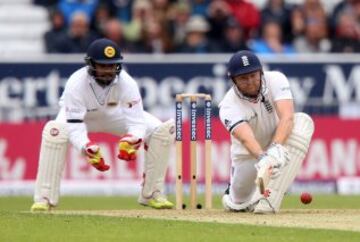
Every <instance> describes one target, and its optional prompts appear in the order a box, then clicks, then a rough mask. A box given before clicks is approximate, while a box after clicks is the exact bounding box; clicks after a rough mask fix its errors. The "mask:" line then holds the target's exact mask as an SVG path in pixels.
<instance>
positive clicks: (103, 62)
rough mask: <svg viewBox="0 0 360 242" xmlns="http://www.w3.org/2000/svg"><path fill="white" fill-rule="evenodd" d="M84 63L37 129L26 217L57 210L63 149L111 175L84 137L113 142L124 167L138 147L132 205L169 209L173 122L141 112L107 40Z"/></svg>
mask: <svg viewBox="0 0 360 242" xmlns="http://www.w3.org/2000/svg"><path fill="white" fill-rule="evenodd" d="M85 62H86V65H85V66H84V67H82V68H80V69H79V70H77V71H75V72H74V73H73V74H72V75H71V76H70V78H69V79H68V81H67V83H66V85H65V89H64V92H63V94H62V96H61V98H60V111H59V113H58V115H57V117H56V119H55V120H51V121H49V122H47V123H46V125H45V127H44V129H43V132H42V142H41V149H40V157H39V166H38V172H37V177H36V183H35V194H34V204H33V205H32V207H31V211H33V212H35V211H48V210H50V209H51V208H53V207H55V206H56V205H57V204H58V202H59V193H60V179H61V176H62V173H63V169H64V165H65V159H66V153H67V147H68V144H69V143H70V144H71V145H73V146H74V147H75V148H77V149H78V150H79V152H81V153H82V154H83V156H84V157H86V159H87V161H88V162H89V163H90V164H91V166H93V168H94V169H97V170H98V171H99V172H106V171H108V170H109V169H111V167H110V165H109V164H108V163H107V161H106V160H105V159H104V157H103V156H102V152H101V148H100V147H99V145H98V144H96V143H94V142H92V141H91V140H90V139H89V136H88V133H90V132H104V133H110V134H113V135H116V136H119V142H118V155H117V157H118V158H119V159H121V160H125V161H124V162H126V161H127V162H134V161H135V160H136V158H137V152H138V149H139V148H140V147H141V146H142V145H144V148H145V163H144V164H145V165H144V166H145V167H144V181H143V186H142V190H141V194H140V195H139V198H138V202H139V203H140V204H141V205H145V206H150V207H152V208H156V209H168V208H172V207H173V203H171V202H170V201H168V200H167V198H166V196H165V195H164V179H165V175H166V170H167V166H168V158H169V151H170V150H169V149H170V146H171V145H172V143H173V140H174V121H173V120H169V121H167V122H164V123H162V122H161V121H160V120H158V119H157V118H155V117H154V116H152V115H151V114H149V113H147V112H145V111H144V110H143V104H142V99H141V96H140V91H139V88H138V86H137V83H136V82H135V80H134V79H133V78H132V77H131V76H130V75H129V74H128V73H127V72H126V71H125V70H124V69H123V68H122V63H123V57H122V55H121V52H120V49H119V47H118V46H117V45H116V44H115V43H114V42H112V41H111V40H108V39H98V40H95V41H94V42H93V43H92V44H90V46H89V47H88V50H87V54H86V57H85Z"/></svg>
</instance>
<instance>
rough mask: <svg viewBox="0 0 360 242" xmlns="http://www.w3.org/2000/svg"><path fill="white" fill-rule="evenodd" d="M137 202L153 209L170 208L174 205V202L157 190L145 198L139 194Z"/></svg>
mask: <svg viewBox="0 0 360 242" xmlns="http://www.w3.org/2000/svg"><path fill="white" fill-rule="evenodd" d="M138 202H139V203H140V204H141V205H143V206H149V207H152V208H155V209H171V208H173V207H174V204H173V203H172V202H170V201H169V200H167V198H166V196H164V195H162V194H161V193H159V192H156V193H153V195H152V196H151V197H150V198H145V197H144V196H142V195H140V196H139V199H138Z"/></svg>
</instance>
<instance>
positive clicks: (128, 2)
mask: <svg viewBox="0 0 360 242" xmlns="http://www.w3.org/2000/svg"><path fill="white" fill-rule="evenodd" d="M102 1H103V0H102ZM105 1H106V2H107V5H108V6H109V9H110V10H111V11H113V12H112V13H113V14H114V15H116V16H117V18H118V19H119V20H120V21H121V22H122V23H128V22H130V21H131V18H132V13H131V11H132V9H133V3H134V1H132V0H105Z"/></svg>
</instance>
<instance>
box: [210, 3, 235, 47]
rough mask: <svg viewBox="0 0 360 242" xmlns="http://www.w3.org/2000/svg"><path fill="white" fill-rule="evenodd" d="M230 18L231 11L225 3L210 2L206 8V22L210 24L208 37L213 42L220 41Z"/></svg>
mask: <svg viewBox="0 0 360 242" xmlns="http://www.w3.org/2000/svg"><path fill="white" fill-rule="evenodd" d="M230 18H232V14H231V10H230V7H229V5H228V4H227V3H226V2H225V1H223V0H217V1H213V2H211V3H210V5H209V8H208V22H209V24H210V31H209V33H208V36H209V37H210V38H211V39H213V40H216V41H221V40H222V38H223V36H224V29H225V26H226V24H227V20H228V19H230Z"/></svg>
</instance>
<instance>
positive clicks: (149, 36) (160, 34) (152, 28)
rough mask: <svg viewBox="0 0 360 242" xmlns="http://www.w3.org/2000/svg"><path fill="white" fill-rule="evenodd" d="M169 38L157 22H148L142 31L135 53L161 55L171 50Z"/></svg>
mask: <svg viewBox="0 0 360 242" xmlns="http://www.w3.org/2000/svg"><path fill="white" fill-rule="evenodd" d="M172 47H173V45H172V42H171V38H170V36H169V35H168V33H167V31H166V29H165V28H163V27H161V24H160V23H159V22H157V21H154V22H149V23H148V24H147V25H146V28H145V29H144V32H143V36H142V38H141V41H139V42H138V43H137V47H136V51H137V52H142V53H154V54H163V53H168V52H170V51H171V50H172Z"/></svg>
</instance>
